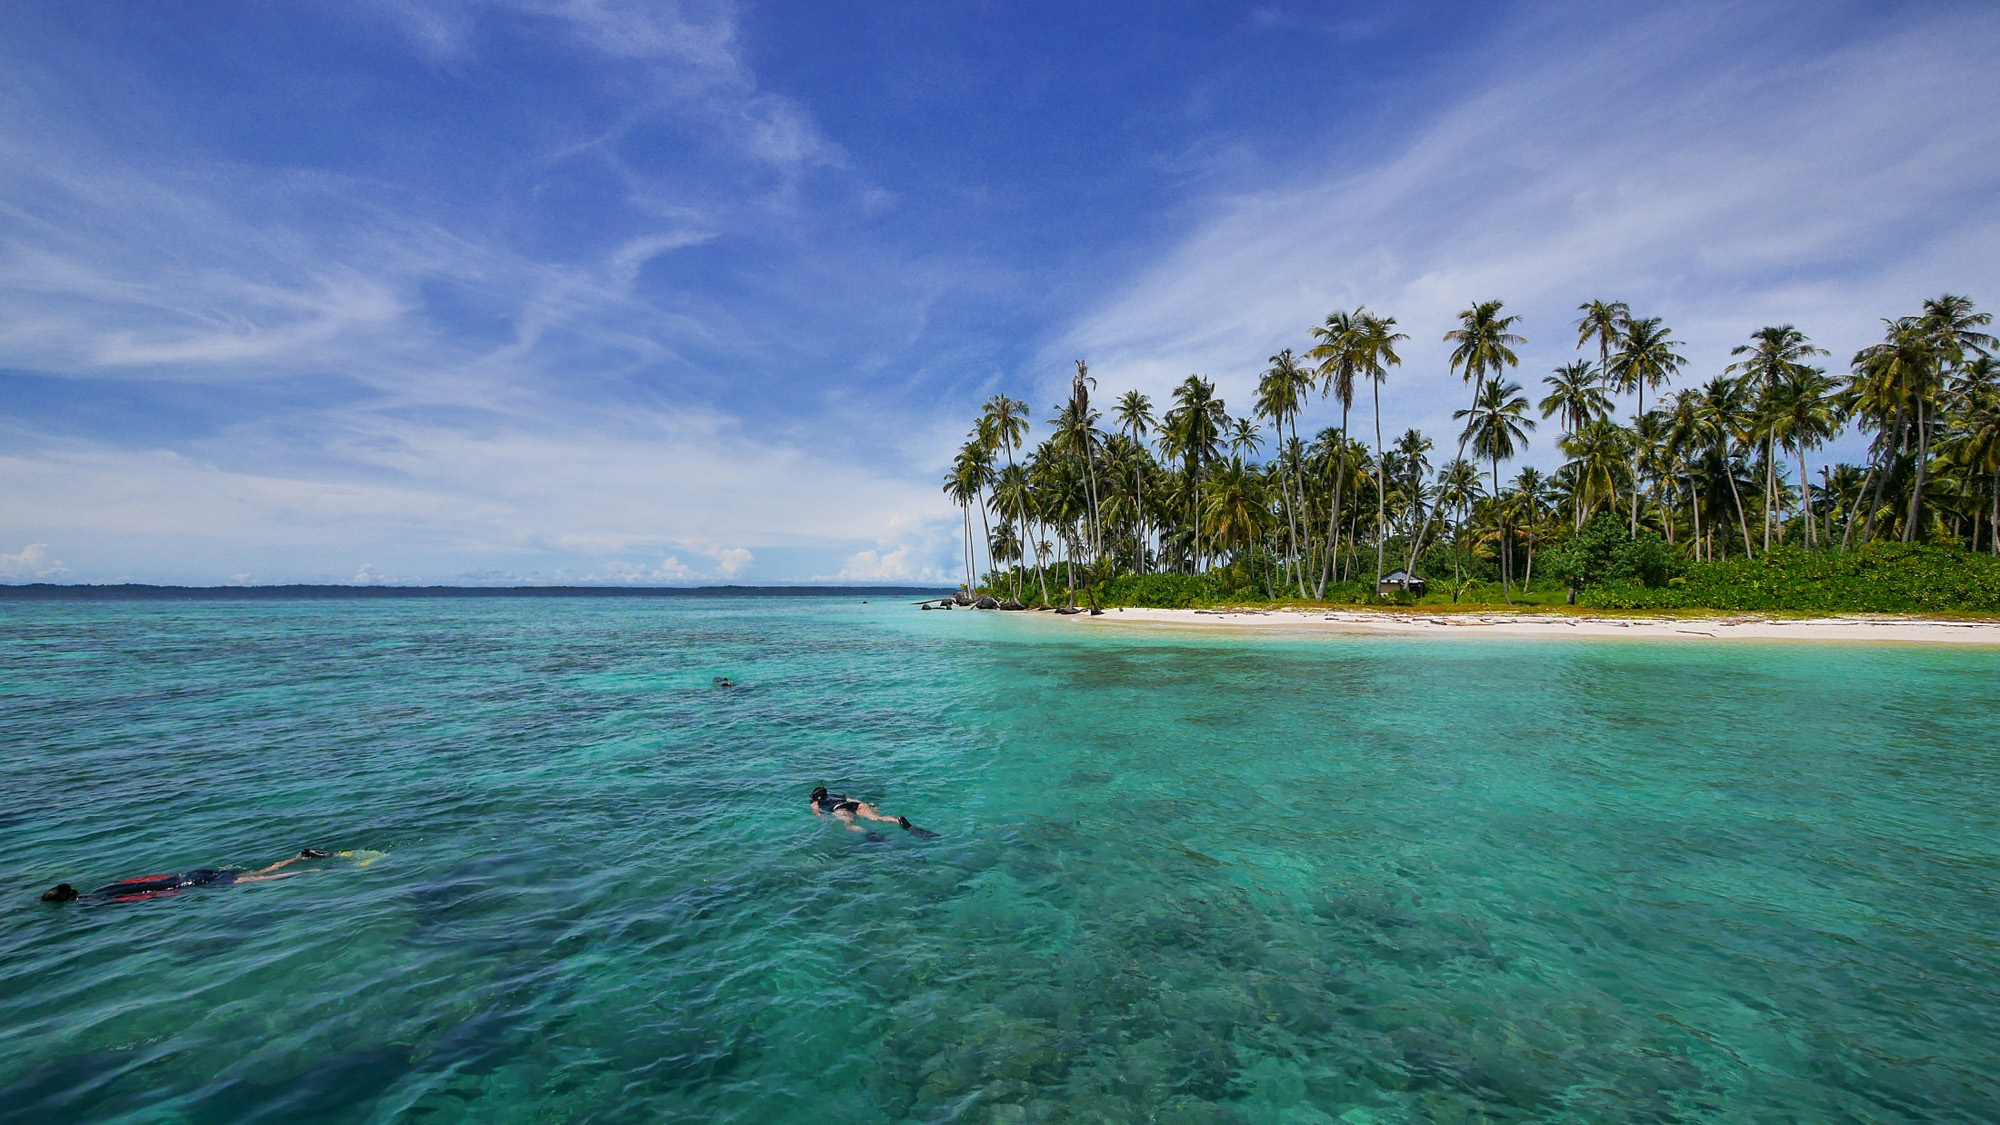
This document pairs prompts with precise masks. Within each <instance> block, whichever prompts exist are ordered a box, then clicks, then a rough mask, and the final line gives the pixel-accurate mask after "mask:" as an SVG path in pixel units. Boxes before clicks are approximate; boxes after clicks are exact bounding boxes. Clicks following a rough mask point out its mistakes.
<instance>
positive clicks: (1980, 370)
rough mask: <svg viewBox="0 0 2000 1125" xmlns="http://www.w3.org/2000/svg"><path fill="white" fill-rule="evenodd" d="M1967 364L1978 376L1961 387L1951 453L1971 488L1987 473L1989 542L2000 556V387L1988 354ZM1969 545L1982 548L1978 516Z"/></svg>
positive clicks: (1995, 554)
mask: <svg viewBox="0 0 2000 1125" xmlns="http://www.w3.org/2000/svg"><path fill="white" fill-rule="evenodd" d="M1967 367H1968V368H1969V369H1974V371H1975V375H1974V379H1968V380H1967V382H1966V385H1965V386H1964V388H1963V390H1962V395H1963V398H1964V406H1963V409H1961V410H1960V412H1959V426H1958V434H1957V438H1956V440H1955V441H1954V442H1953V443H1952V447H1951V449H1950V450H1949V452H1950V454H1951V457H1952V459H1953V460H1954V461H1956V462H1957V463H1958V464H1960V465H1962V466H1964V467H1965V473H1966V482H1967V485H1968V487H1969V486H1970V484H1971V482H1972V480H1973V478H1974V477H1975V476H1976V474H1979V473H1982V472H1983V473H1985V474H1986V477H1987V483H1988V486H1989V495H1990V497H1991V501H1992V508H1991V510H1990V511H1989V513H1988V518H1987V522H1986V537H1987V544H1988V547H1989V549H1990V550H1991V552H1992V553H1993V555H1994V556H1996V557H2000V387H1996V386H1994V385H1993V383H1992V382H1991V381H1989V378H1988V376H1989V375H1990V374H1991V371H1992V360H1991V359H1990V358H1989V357H1986V356H1980V357H1979V358H1978V359H1977V360H1975V361H1974V362H1973V363H1972V364H1968V365H1967ZM1975 380H1976V381H1975ZM1970 546H1971V547H1972V548H1973V549H1974V550H1978V549H1979V522H1978V518H1977V516H1976V515H1975V517H1974V519H1973V525H1972V541H1971V543H1970Z"/></svg>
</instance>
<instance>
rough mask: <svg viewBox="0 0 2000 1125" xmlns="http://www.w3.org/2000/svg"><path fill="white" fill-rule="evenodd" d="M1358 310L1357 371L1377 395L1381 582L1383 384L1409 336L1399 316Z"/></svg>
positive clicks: (1384, 535)
mask: <svg viewBox="0 0 2000 1125" xmlns="http://www.w3.org/2000/svg"><path fill="white" fill-rule="evenodd" d="M1355 312H1356V313H1357V316H1356V317H1355V325H1354V343H1353V347H1354V370H1355V372H1356V373H1357V374H1360V375H1365V376H1367V377H1368V381H1369V383H1370V384H1372V385H1373V388H1374V394H1375V463H1376V472H1375V581H1376V583H1377V584H1380V583H1381V581H1382V552H1383V549H1384V548H1385V547H1386V546H1387V545H1388V544H1387V539H1388V526H1389V516H1388V512H1389V493H1388V485H1387V482H1386V481H1385V480H1384V479H1383V478H1384V477H1386V476H1387V475H1388V474H1386V473H1384V472H1382V470H1381V463H1382V383H1383V381H1384V380H1386V379H1387V378H1388V377H1389V369H1390V368H1391V367H1397V366H1400V365H1401V364H1402V362H1403V360H1402V357H1401V356H1398V355H1397V354H1396V345H1397V344H1398V343H1400V342H1402V341H1404V340H1407V339H1409V337H1408V336H1406V335H1404V334H1403V333H1401V332H1398V331H1396V318H1395V317H1393V316H1376V315H1375V314H1374V313H1370V312H1365V311H1363V310H1360V309H1356V310H1355ZM1412 565H1414V563H1413V564H1412Z"/></svg>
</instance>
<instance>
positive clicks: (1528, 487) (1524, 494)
mask: <svg viewBox="0 0 2000 1125" xmlns="http://www.w3.org/2000/svg"><path fill="white" fill-rule="evenodd" d="M1514 495H1515V496H1517V497H1519V498H1520V504H1521V510H1522V512H1523V513H1524V517H1525V518H1524V519H1523V521H1522V523H1523V526H1524V527H1526V528H1527V531H1528V572H1527V574H1525V575H1524V576H1522V578H1521V589H1523V590H1527V589H1530V588H1531V587H1533V586H1534V584H1535V536H1536V533H1537V532H1538V531H1539V530H1540V529H1541V526H1542V514H1543V513H1542V509H1543V508H1545V507H1547V506H1548V502H1549V482H1548V479H1547V478H1546V477H1544V476H1542V471H1541V470H1540V469H1537V468H1535V467H1534V466H1533V465H1524V466H1522V467H1521V472H1520V473H1519V475H1517V476H1515V478H1514Z"/></svg>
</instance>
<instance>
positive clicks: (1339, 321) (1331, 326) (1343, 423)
mask: <svg viewBox="0 0 2000 1125" xmlns="http://www.w3.org/2000/svg"><path fill="white" fill-rule="evenodd" d="M1366 312H1367V310H1366V309H1362V308H1356V309H1355V310H1354V311H1353V312H1347V311H1345V310H1335V311H1334V312H1331V313H1328V314H1327V318H1326V323H1325V324H1321V325H1318V326H1316V327H1314V328H1313V330H1312V336H1313V339H1315V340H1317V341H1319V343H1317V344H1314V345H1313V346H1312V348H1311V349H1309V350H1308V351H1307V352H1306V357H1307V358H1308V359H1316V360H1319V361H1320V363H1319V366H1318V367H1316V368H1314V369H1313V374H1315V375H1317V376H1318V377H1319V380H1320V388H1319V389H1320V396H1321V397H1322V398H1324V397H1326V396H1327V395H1332V396H1333V397H1334V399H1335V401H1337V402H1339V403H1340V436H1341V438H1342V440H1345V439H1346V437H1347V412H1348V411H1349V410H1350V409H1352V408H1353V406H1354V375H1355V372H1356V370H1357V367H1356V357H1357V355H1358V354H1359V353H1358V352H1357V351H1356V349H1355V346H1354V344H1355V339H1356V335H1357V334H1356V331H1355V328H1356V325H1357V324H1358V323H1359V320H1360V318H1361V317H1362V316H1363V315H1365V314H1366ZM1322 436H1324V435H1322ZM1334 460H1335V462H1336V464H1335V467H1334V478H1333V496H1332V498H1331V499H1330V500H1329V501H1328V503H1327V513H1326V560H1325V562H1324V563H1323V564H1322V565H1321V566H1320V571H1319V581H1318V582H1317V583H1315V584H1314V586H1313V597H1314V598H1321V597H1325V596H1326V580H1327V577H1328V576H1329V575H1330V574H1331V573H1332V570H1333V566H1334V561H1335V559H1336V557H1337V556H1338V555H1339V553H1340V515H1341V504H1342V503H1343V501H1344V500H1345V499H1346V486H1347V458H1346V457H1345V456H1341V457H1337V458H1335V459H1334Z"/></svg>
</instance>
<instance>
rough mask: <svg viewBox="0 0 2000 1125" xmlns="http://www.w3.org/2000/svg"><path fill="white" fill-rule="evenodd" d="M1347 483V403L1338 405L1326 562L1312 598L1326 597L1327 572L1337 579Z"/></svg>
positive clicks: (1327, 513) (1327, 511) (1321, 568)
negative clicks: (1342, 509)
mask: <svg viewBox="0 0 2000 1125" xmlns="http://www.w3.org/2000/svg"><path fill="white" fill-rule="evenodd" d="M1346 485H1347V404H1346V403H1342V404H1341V407H1340V441H1339V442H1338V443H1337V444H1335V446H1334V469H1333V502H1332V503H1330V504H1328V505H1327V509H1326V563H1325V565H1323V566H1321V567H1320V571H1319V585H1318V586H1316V587H1314V589H1313V600H1314V601H1319V600H1321V599H1323V598H1325V597H1326V577H1327V574H1328V572H1332V573H1333V574H1334V578H1335V580H1336V581H1338V580H1339V564H1340V504H1341V500H1342V499H1343V497H1342V495H1341V493H1342V491H1343V490H1344V489H1345V487H1346Z"/></svg>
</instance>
